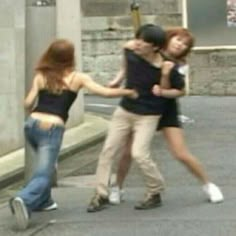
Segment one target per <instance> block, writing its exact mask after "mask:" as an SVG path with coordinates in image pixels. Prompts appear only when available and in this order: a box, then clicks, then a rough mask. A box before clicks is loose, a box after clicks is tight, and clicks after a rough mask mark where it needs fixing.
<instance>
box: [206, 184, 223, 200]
mask: <svg viewBox="0 0 236 236" xmlns="http://www.w3.org/2000/svg"><path fill="white" fill-rule="evenodd" d="M203 191H204V192H205V193H206V194H207V196H208V198H209V201H210V202H212V203H220V202H223V201H224V196H223V194H222V192H221V190H220V188H219V187H218V186H216V185H215V184H213V183H208V184H205V185H204V186H203Z"/></svg>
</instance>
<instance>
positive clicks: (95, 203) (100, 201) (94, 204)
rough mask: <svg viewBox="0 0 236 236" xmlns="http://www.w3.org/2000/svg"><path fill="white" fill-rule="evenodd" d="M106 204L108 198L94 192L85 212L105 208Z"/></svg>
mask: <svg viewBox="0 0 236 236" xmlns="http://www.w3.org/2000/svg"><path fill="white" fill-rule="evenodd" d="M108 204H109V200H108V198H105V197H102V196H100V195H98V194H96V195H95V196H94V197H93V198H92V200H91V202H90V204H89V206H88V208H87V212H96V211H101V210H103V209H104V208H106V205H108Z"/></svg>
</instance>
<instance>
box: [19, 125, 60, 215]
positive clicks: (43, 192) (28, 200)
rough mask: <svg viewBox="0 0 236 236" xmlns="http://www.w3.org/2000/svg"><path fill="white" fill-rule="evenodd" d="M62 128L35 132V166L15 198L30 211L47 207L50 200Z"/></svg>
mask: <svg viewBox="0 0 236 236" xmlns="http://www.w3.org/2000/svg"><path fill="white" fill-rule="evenodd" d="M63 132H64V128H63V127H52V128H51V129H50V130H40V129H39V128H38V129H37V130H36V133H37V134H38V137H39V144H38V148H37V166H36V169H35V171H34V173H33V176H32V178H31V180H30V181H29V183H28V184H27V185H26V187H25V188H23V189H22V191H20V192H19V193H18V194H17V196H18V197H21V198H22V199H23V200H24V203H25V205H26V206H27V208H28V209H29V210H30V211H35V210H41V209H43V208H44V207H48V206H49V204H50V203H51V202H52V199H51V181H52V176H53V172H54V167H55V163H56V162H57V159H58V155H59V151H60V146H61V141H62V135H63Z"/></svg>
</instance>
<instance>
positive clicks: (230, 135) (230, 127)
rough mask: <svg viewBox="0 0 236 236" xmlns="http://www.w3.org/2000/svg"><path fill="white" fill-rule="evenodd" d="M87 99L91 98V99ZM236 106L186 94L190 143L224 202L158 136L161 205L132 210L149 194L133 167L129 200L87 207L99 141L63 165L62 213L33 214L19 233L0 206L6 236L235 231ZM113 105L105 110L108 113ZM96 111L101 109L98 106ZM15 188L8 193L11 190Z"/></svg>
mask: <svg viewBox="0 0 236 236" xmlns="http://www.w3.org/2000/svg"><path fill="white" fill-rule="evenodd" d="M87 100H88V101H87V102H88V103H90V101H89V98H88V99H87ZM100 102H102V100H100ZM235 104H236V98H235V97H198V96H195V97H188V98H184V99H182V111H183V114H184V115H186V116H188V117H191V118H192V119H194V121H195V122H194V123H186V124H185V125H184V130H185V134H186V140H187V143H188V146H189V148H190V149H191V151H192V152H193V153H194V154H195V155H196V156H197V157H198V159H199V160H200V161H201V162H202V163H203V165H204V167H205V168H206V169H207V171H208V174H209V176H210V177H211V179H212V181H214V182H216V183H217V184H218V185H219V186H220V187H221V188H222V191H223V193H224V195H225V202H224V203H222V204H216V205H214V204H210V203H208V202H207V199H206V196H205V195H204V193H203V192H202V190H201V185H200V184H199V182H198V181H197V180H196V179H195V178H193V177H192V175H191V174H190V173H189V172H188V171H187V170H186V169H185V167H184V166H183V165H181V163H179V162H177V161H175V160H174V159H173V158H172V157H171V155H170V154H169V152H168V151H167V147H166V144H165V142H164V140H163V137H162V136H161V134H160V133H158V134H157V135H156V137H155V138H154V142H153V145H152V151H153V157H154V158H155V160H156V161H157V162H158V164H159V167H160V169H161V171H162V173H163V175H164V177H165V179H166V191H165V193H164V194H163V206H162V207H160V208H157V209H153V210H148V211H137V210H134V209H133V206H134V204H135V203H136V201H138V200H139V199H140V198H142V197H143V193H144V184H143V181H142V178H141V177H140V175H139V171H138V169H137V167H136V165H134V166H133V167H132V169H131V172H130V175H129V177H128V179H127V181H126V188H125V190H126V194H125V202H123V203H122V204H121V205H120V206H109V207H108V209H106V210H104V211H101V212H97V213H87V212H86V207H87V204H88V203H89V201H90V198H91V197H92V195H93V193H94V188H93V187H94V183H95V177H94V175H93V174H94V171H95V168H96V160H97V156H98V154H99V152H100V150H101V147H102V144H101V143H100V144H97V145H95V146H93V147H91V148H89V149H87V150H84V151H83V152H80V153H77V154H75V155H73V156H71V157H70V158H69V159H67V160H65V161H63V162H62V163H61V165H60V169H59V176H60V177H61V178H60V181H59V187H58V188H54V190H53V193H54V198H55V200H56V201H57V202H58V204H59V210H57V211H54V212H50V213H36V214H33V216H32V220H31V224H30V228H29V229H28V230H26V231H24V232H20V231H17V229H16V226H15V222H14V221H13V219H14V218H13V217H12V216H11V214H10V212H9V210H8V207H7V205H6V204H2V205H0V235H6V236H8V235H9V236H10V235H45V236H46V235H57V236H59V235H63V236H65V235H71V236H73V235H79V236H100V235H101V236H106V235H107V236H110V235H111V236H116V235H117V236H120V235H122V236H123V235H124V236H125V235H127V236H128V235H130V236H133V235H134V236H143V235H145V236H149V235H150V236H153V235H158V236H172V235H173V236H195V235H196V236H199V235H201V236H213V235H214V236H234V235H236V208H235V205H236V188H235V184H236V181H235V180H236V174H235V170H236V168H235V166H236V161H235V149H236V148H235V143H236V142H235V141H236V135H235V133H236V131H235V130H236V129H235V120H236V106H235ZM112 109H113V108H111V109H110V110H109V109H108V108H105V109H104V111H103V112H106V113H107V114H106V117H108V116H109V113H110V111H111V110H112ZM108 110H109V111H108ZM91 111H93V112H97V111H96V109H94V110H91ZM99 112H101V110H100V111H99ZM16 189H17V187H14V188H12V189H10V190H9V191H10V192H11V193H12V194H13V193H14V191H16Z"/></svg>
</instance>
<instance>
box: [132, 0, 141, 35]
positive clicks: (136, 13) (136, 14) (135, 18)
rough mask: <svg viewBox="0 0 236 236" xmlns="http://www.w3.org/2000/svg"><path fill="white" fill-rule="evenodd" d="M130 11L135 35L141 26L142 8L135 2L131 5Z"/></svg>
mask: <svg viewBox="0 0 236 236" xmlns="http://www.w3.org/2000/svg"><path fill="white" fill-rule="evenodd" d="M130 10H131V17H132V22H133V27H134V33H136V31H137V30H138V28H139V27H140V25H141V17H140V8H139V3H138V2H137V1H136V0H133V2H132V3H131V5H130Z"/></svg>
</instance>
